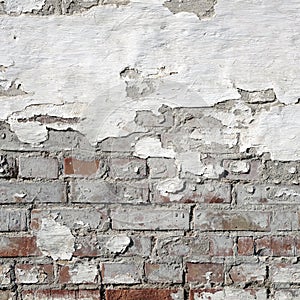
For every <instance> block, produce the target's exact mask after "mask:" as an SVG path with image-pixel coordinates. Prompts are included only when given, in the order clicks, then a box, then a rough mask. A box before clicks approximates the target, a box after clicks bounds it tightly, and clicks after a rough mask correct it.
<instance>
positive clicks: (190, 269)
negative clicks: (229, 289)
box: [186, 263, 224, 284]
mask: <svg viewBox="0 0 300 300" xmlns="http://www.w3.org/2000/svg"><path fill="white" fill-rule="evenodd" d="M186 276H187V277H186V279H187V282H196V283H202V284H205V283H208V282H209V283H212V284H222V283H223V280H224V266H223V264H214V263H187V275H186Z"/></svg>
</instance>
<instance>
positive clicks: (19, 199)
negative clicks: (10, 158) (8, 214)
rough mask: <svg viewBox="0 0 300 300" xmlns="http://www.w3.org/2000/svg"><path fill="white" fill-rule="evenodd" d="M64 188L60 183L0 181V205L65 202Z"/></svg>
mask: <svg viewBox="0 0 300 300" xmlns="http://www.w3.org/2000/svg"><path fill="white" fill-rule="evenodd" d="M65 188H66V187H65V184H64V183H63V182H60V181H53V182H47V183H45V182H30V181H28V182H27V181H26V182H22V181H0V203H3V204H9V203H32V202H34V203H39V202H41V203H59V202H65V200H66V195H65Z"/></svg>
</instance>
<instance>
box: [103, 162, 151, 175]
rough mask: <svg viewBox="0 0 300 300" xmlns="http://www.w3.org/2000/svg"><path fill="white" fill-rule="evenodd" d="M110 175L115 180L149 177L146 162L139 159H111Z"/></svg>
mask: <svg viewBox="0 0 300 300" xmlns="http://www.w3.org/2000/svg"><path fill="white" fill-rule="evenodd" d="M109 167H110V171H109V175H110V177H112V178H114V179H139V178H145V177H146V176H147V168H146V160H144V159H139V158H111V159H110V161H109Z"/></svg>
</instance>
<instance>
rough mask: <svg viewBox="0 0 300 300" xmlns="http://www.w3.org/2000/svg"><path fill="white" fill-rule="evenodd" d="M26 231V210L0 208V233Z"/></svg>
mask: <svg viewBox="0 0 300 300" xmlns="http://www.w3.org/2000/svg"><path fill="white" fill-rule="evenodd" d="M26 229H27V210H26V209H20V208H19V209H17V208H14V209H10V208H1V210H0V231H25V230H26Z"/></svg>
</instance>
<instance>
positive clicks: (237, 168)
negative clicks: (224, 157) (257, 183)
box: [229, 160, 250, 174]
mask: <svg viewBox="0 0 300 300" xmlns="http://www.w3.org/2000/svg"><path fill="white" fill-rule="evenodd" d="M229 170H230V171H231V172H233V173H237V174H239V173H242V174H245V173H248V172H249V171H250V164H249V162H247V161H242V160H237V161H233V162H231V163H230V164H229Z"/></svg>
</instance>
